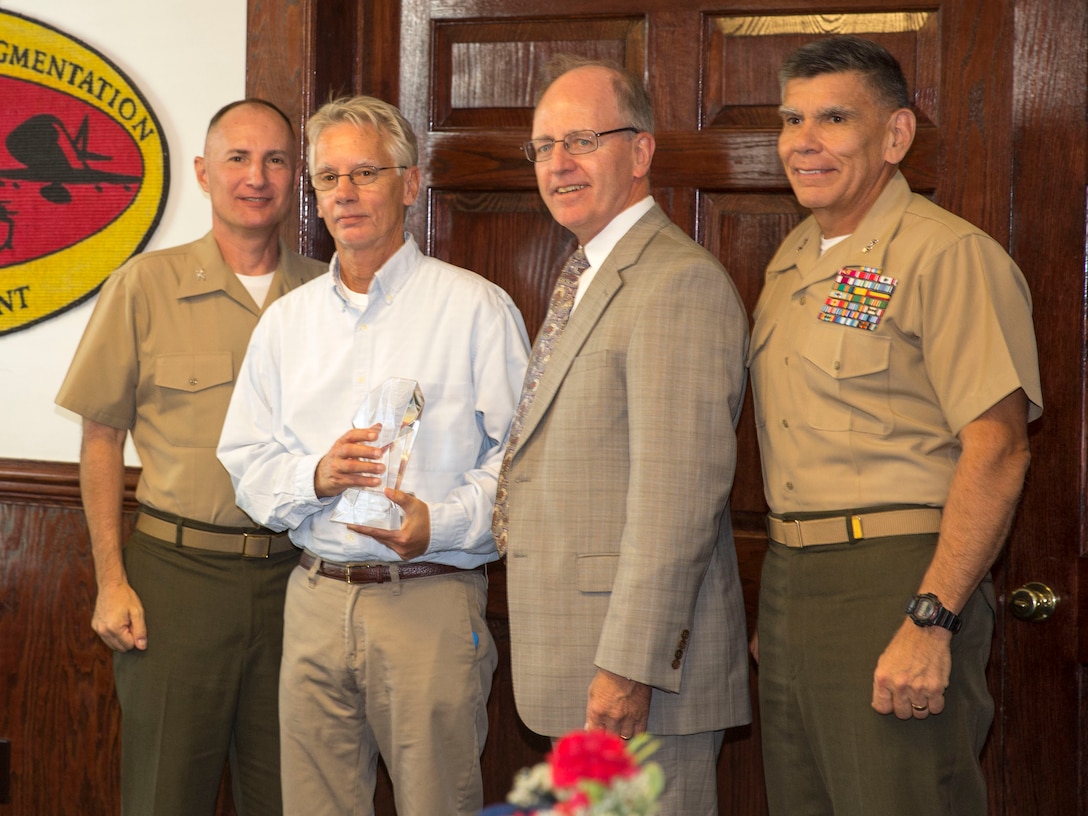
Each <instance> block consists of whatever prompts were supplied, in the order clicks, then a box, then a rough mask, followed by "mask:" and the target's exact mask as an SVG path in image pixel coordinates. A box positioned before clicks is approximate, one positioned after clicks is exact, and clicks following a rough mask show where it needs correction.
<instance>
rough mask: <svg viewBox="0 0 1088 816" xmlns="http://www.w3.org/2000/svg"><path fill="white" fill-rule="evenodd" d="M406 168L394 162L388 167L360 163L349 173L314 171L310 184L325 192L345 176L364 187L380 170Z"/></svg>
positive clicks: (357, 185)
mask: <svg viewBox="0 0 1088 816" xmlns="http://www.w3.org/2000/svg"><path fill="white" fill-rule="evenodd" d="M407 169H408V168H407V167H406V166H404V165H403V164H395V165H391V166H389V167H371V166H370V165H369V164H361V165H359V166H358V167H356V168H355V169H354V170H352V171H351V172H350V173H333V172H332V171H331V170H326V171H325V172H322V173H314V174H313V175H312V176H310V184H312V185H313V187H314V189H315V190H320V191H321V192H326V191H328V190H331V189H333V188H334V187H336V185H337V184H339V183H340V179H342V178H345V177H346V178H347V179H348V181H350V182H351V183H352V184H354V185H355V186H356V187H366V186H367V185H368V184H373V183H374V182H375V181H377V180H378V173H380V172H381V171H382V170H407Z"/></svg>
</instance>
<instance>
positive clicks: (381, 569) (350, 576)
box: [298, 552, 483, 584]
mask: <svg viewBox="0 0 1088 816" xmlns="http://www.w3.org/2000/svg"><path fill="white" fill-rule="evenodd" d="M316 561H320V562H321V565H320V566H319V567H318V568H317V574H318V575H324V576H325V577H326V578H332V579H334V580H336V581H343V582H345V583H348V584H384V583H388V582H389V581H392V580H393V577H392V575H391V574H390V570H389V567H388V566H387V565H385V564H337V563H336V562H335V561H326V560H324V559H322V558H318V557H317V556H316V555H314V554H313V553H310V552H303V553H302V557H301V558H300V559H299V561H298V563H299V566H300V567H302V568H303V569H309V568H310V567H312V566H313V565H314V563H315V562H316ZM396 568H397V577H398V578H400V579H401V580H406V579H408V578H427V577H428V576H431V575H449V574H450V573H454V572H482V571H483V567H473V568H472V569H461V568H460V567H451V566H450V565H449V564H429V563H424V562H418V561H417V562H406V563H404V564H397V565H396Z"/></svg>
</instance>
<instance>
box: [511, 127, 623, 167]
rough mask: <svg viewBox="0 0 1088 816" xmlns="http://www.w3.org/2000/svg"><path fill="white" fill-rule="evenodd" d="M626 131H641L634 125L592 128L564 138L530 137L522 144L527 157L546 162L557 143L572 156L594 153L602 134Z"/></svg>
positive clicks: (572, 132) (576, 131)
mask: <svg viewBox="0 0 1088 816" xmlns="http://www.w3.org/2000/svg"><path fill="white" fill-rule="evenodd" d="M626 131H630V132H631V133H640V132H641V131H639V129H638V128H637V127H634V126H632V125H628V126H627V127H621V128H615V129H614V130H602V131H601V132H600V133H596V132H595V131H592V130H574V131H571V132H570V133H568V134H567V135H566V136H564V137H563V138H562V139H530V140H529V141H527V142H526V143H525V144H523V145H522V146H521V149H522V150H524V151H525V158H527V159H528V160H529V161H531V162H546V161H548V160H549V159H550V158H551V157H552V153H554V152H555V146H556V145H557V144H561V145H563V147H565V148H566V150H567V152H568V153H570V154H571V155H572V156H581V155H582V154H583V153H592V152H593V151H594V150H596V149H597V148H598V147H600V146H601V137H602V136H609V135H611V134H613V133H624V132H626Z"/></svg>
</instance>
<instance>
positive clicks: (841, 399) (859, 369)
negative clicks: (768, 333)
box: [802, 324, 892, 434]
mask: <svg viewBox="0 0 1088 816" xmlns="http://www.w3.org/2000/svg"><path fill="white" fill-rule="evenodd" d="M802 354H803V356H804V359H805V382H806V384H807V385H808V387H809V388H810V389H811V392H812V399H809V400H806V405H807V409H808V411H807V413H808V422H809V425H811V426H812V427H813V428H816V429H818V430H825V431H855V432H858V433H870V434H887V433H889V432H890V431H891V430H892V413H891V402H890V395H889V365H890V363H891V341H890V339H889V338H888V337H885V336H883V335H878V334H873V333H871V332H867V331H862V330H860V329H854V328H845V327H840V326H829V325H826V324H821V325H817V326H815V327H813V330H812V331H810V332H809V336H808V337H807V338H806V341H805V344H804V350H803V352H802Z"/></svg>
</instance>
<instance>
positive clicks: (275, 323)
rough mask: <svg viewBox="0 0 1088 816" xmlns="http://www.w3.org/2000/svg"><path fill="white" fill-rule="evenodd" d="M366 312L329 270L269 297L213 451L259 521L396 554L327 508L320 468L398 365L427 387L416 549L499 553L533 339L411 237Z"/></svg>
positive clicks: (296, 537) (477, 558)
mask: <svg viewBox="0 0 1088 816" xmlns="http://www.w3.org/2000/svg"><path fill="white" fill-rule="evenodd" d="M369 295H370V297H369V303H368V305H367V306H366V309H365V311H362V312H360V310H359V308H358V307H356V306H354V305H352V304H351V303H350V302H349V300H348V298H347V297H346V296H345V289H344V288H343V284H342V283H341V281H340V267H339V259H338V258H336V257H334V258H333V260H332V263H331V264H330V271H329V274H327V275H323V276H322V277H320V278H317V279H316V280H314V281H312V282H311V283H310V284H308V285H306V286H303V287H301V288H299V289H297V290H295V291H294V292H292V293H291V294H290V295H288V296H286V297H283V298H281V299H280V300H278V301H277V302H276V303H274V304H272V306H270V307H269V309H268V311H267V312H266V313H265V314H264V316H263V317H262V318H261V321H260V323H259V324H258V325H257V328H256V330H255V331H254V332H253V336H252V339H251V341H250V345H249V350H248V351H247V352H246V358H245V361H244V362H243V364H242V367H241V370H240V372H239V376H238V383H237V385H236V386H235V390H234V395H233V398H232V400H231V404H230V408H229V410H228V412H227V418H226V422H225V423H224V425H223V433H222V437H221V438H220V442H219V449H218V455H219V459H220V461H222V463H223V465H224V466H225V467H226V469H227V471H228V472H229V473H230V475H231V479H232V480H233V482H234V486H235V489H236V491H237V496H238V505H239V506H240V507H241V508H242V509H243V510H245V511H246V512H247V513H248V514H249V515H250V516H251V517H252V518H253V520H254V521H256V522H258V523H260V524H264V525H266V526H268V527H270V528H272V529H274V530H285V529H286V530H290V531H291V540H292V541H294V543H295V544H296V545H297V546H299V547H303V548H306V549H308V550H310V551H312V552H314V553H316V554H317V555H319V556H321V557H322V558H326V559H330V560H333V561H385V562H399V561H400V558H399V556H397V554H396V553H394V552H393V551H392V550H390V549H388V548H387V547H385V546H384V545H383V544H380V543H379V542H377V541H375V540H374V539H372V538H369V537H367V536H362V535H359V534H358V533H354V532H352V531H351V530H349V529H347V526H346V525H345V524H342V523H340V522H334V521H331V520H330V516H331V514H332V508H333V505H334V504H335V501H336V500H335V498H325V499H320V498H318V497H317V496H316V494H315V492H314V471H315V469H316V467H317V463H318V462H319V461H320V459H321V457H323V456H324V455H325V454H326V453H327V452H328V451H329V449H330V448H331V447H332V445H333V443H334V442H335V441H336V440H337V439H338V438H339V437H340V436H342V435H343V434H344V433H345V432H347V431H348V430H349V429H350V428H351V427H352V418H353V417H354V416H355V413H356V411H357V410H358V408H359V406H360V405H361V404H362V403H363V401H364V400H365V399H366V397H367V395H368V394H369V393H370V392H371V391H372V390H373V389H374V388H376V387H378V386H379V385H381V384H382V383H383V382H385V380H387V379H389V378H390V377H403V378H407V379H413V380H416V381H417V382H418V383H419V384H420V388H421V390H422V392H423V397H424V400H425V406H424V409H423V414H422V418H421V420H420V426H419V432H418V436H417V437H416V440H415V445H414V447H413V449H412V454H411V458H410V460H409V463H408V466H407V469H406V471H405V474H404V481H403V483H402V489H403V490H406V491H409V492H411V493H414V494H415V495H416V497H417V498H419V499H422V500H423V501H425V502H426V503H427V505H428V509H429V511H430V521H431V541H430V545H429V547H428V549H427V551H426V553H424V554H423V555H422V556H420V557H419V558H417V559H414V560H416V561H429V562H436V563H443V564H450V565H452V566H456V567H462V568H470V567H475V566H478V565H480V564H483V563H486V562H488V561H493V560H495V559H496V558H497V557H498V555H497V553H496V551H495V542H494V540H493V539H492V536H491V513H492V506H493V503H494V497H495V485H496V481H497V478H498V473H499V467H500V465H501V464H502V454H503V447H504V444H505V440H506V435H507V432H508V429H509V426H510V419H511V417H513V415H514V408H515V406H516V405H517V401H518V398H519V396H520V394H521V383H522V378H523V377H524V374H525V368H526V365H527V362H528V349H529V341H528V336H527V334H526V331H525V324H524V322H523V320H522V317H521V314H520V312H519V311H518V309H517V307H516V306H515V305H514V303H513V301H512V300H511V299H510V297H509V295H507V294H506V292H504V291H503V290H502V289H500V288H499V287H498V286H496V285H494V284H493V283H491V282H489V281H487V280H485V279H484V278H482V277H480V276H479V275H476V274H474V273H472V272H468V271H466V270H464V269H459V268H457V267H455V266H451V265H450V264H447V263H444V262H442V261H439V260H437V259H435V258H430V257H427V256H425V255H424V254H423V253H422V252H420V250H419V248H418V246H417V245H416V243H415V241H414V240H413V239H412V238H411V237H410V236H406V241H405V244H404V246H403V247H401V248H400V249H399V250H398V251H397V252H396V254H394V255H393V257H392V258H390V259H389V260H388V261H387V262H386V263H385V265H384V266H383V267H382V268H381V269H380V270H379V271H378V273H377V275H376V276H375V277H374V280H373V281H372V283H371V285H370V290H369Z"/></svg>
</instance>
